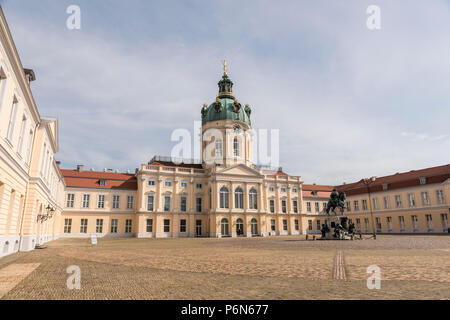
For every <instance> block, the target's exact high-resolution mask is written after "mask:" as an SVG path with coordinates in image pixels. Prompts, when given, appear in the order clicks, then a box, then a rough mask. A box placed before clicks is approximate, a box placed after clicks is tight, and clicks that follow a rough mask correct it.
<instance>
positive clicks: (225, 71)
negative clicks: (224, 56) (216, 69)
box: [222, 60, 227, 76]
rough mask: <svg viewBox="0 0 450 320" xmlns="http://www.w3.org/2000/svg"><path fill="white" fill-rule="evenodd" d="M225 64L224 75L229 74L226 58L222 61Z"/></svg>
mask: <svg viewBox="0 0 450 320" xmlns="http://www.w3.org/2000/svg"><path fill="white" fill-rule="evenodd" d="M222 64H223V75H224V76H226V75H227V62H226V61H225V60H223V61H222Z"/></svg>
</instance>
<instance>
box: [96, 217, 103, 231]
mask: <svg viewBox="0 0 450 320" xmlns="http://www.w3.org/2000/svg"><path fill="white" fill-rule="evenodd" d="M95 232H96V233H103V219H97V223H96V225H95Z"/></svg>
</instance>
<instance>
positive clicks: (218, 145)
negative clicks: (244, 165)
mask: <svg viewBox="0 0 450 320" xmlns="http://www.w3.org/2000/svg"><path fill="white" fill-rule="evenodd" d="M215 154H216V157H221V156H222V140H221V139H217V140H216V152H215Z"/></svg>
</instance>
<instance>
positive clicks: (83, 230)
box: [80, 219, 88, 233]
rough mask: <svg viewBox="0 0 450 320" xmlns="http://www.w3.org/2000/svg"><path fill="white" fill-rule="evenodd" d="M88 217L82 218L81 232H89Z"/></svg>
mask: <svg viewBox="0 0 450 320" xmlns="http://www.w3.org/2000/svg"><path fill="white" fill-rule="evenodd" d="M87 226H88V219H81V224H80V233H87Z"/></svg>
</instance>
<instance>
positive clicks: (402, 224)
mask: <svg viewBox="0 0 450 320" xmlns="http://www.w3.org/2000/svg"><path fill="white" fill-rule="evenodd" d="M398 224H399V225H400V231H405V217H403V216H399V217H398Z"/></svg>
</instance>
